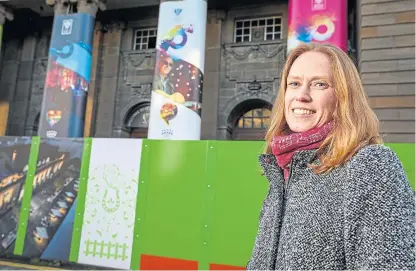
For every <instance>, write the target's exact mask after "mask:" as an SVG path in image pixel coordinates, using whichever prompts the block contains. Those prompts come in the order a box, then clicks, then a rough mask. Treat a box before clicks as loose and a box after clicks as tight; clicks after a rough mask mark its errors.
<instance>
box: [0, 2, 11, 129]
mask: <svg viewBox="0 0 416 271" xmlns="http://www.w3.org/2000/svg"><path fill="white" fill-rule="evenodd" d="M6 19H8V20H13V14H12V13H11V11H10V10H8V9H6V8H5V7H4V6H3V5H0V50H1V45H2V38H3V25H4V23H5V22H6ZM9 96H10V95H9V92H8V91H6V89H4V88H2V90H1V91H0V136H4V135H6V129H7V120H8V117H9V108H10V97H9Z"/></svg>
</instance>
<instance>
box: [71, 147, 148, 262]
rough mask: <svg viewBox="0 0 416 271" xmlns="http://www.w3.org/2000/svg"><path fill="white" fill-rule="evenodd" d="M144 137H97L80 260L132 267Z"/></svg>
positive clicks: (93, 152) (90, 174)
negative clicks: (141, 138)
mask: <svg viewBox="0 0 416 271" xmlns="http://www.w3.org/2000/svg"><path fill="white" fill-rule="evenodd" d="M141 148H142V140H140V139H121V140H120V139H117V140H115V139H93V141H92V148H91V158H90V167H89V175H88V176H89V177H88V184H87V194H86V201H85V212H84V221H83V225H82V233H81V243H80V250H79V256H78V261H79V262H80V263H84V264H90V265H96V264H97V263H98V262H99V263H100V264H99V265H100V266H106V267H112V268H122V269H128V268H130V260H131V258H130V257H131V250H132V245H133V244H132V242H133V230H134V219H135V208H136V199H137V191H138V185H139V182H138V176H139V171H140V158H141Z"/></svg>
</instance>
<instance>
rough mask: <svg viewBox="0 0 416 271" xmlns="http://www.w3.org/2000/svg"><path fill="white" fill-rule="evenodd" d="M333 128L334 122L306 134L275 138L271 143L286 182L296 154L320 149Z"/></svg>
mask: <svg viewBox="0 0 416 271" xmlns="http://www.w3.org/2000/svg"><path fill="white" fill-rule="evenodd" d="M333 128H334V124H333V122H329V123H327V124H325V125H323V126H320V127H316V128H313V129H311V130H309V131H306V132H301V133H292V134H289V135H282V136H275V137H273V140H272V142H271V148H272V153H273V155H274V156H275V157H276V161H277V164H278V165H279V167H281V168H282V169H283V173H284V174H283V175H284V178H285V180H286V181H287V180H288V178H289V173H290V169H289V165H290V161H291V160H292V158H293V155H294V154H295V152H297V151H301V150H312V149H318V148H319V146H320V145H321V143H322V141H323V140H324V139H325V138H326V137H327V136H328V134H329V133H330V132H331V131H332V129H333Z"/></svg>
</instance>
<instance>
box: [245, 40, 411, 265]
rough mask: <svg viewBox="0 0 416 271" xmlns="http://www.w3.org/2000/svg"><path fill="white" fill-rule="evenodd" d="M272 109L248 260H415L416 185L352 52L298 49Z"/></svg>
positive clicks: (284, 262) (371, 262) (313, 46)
mask: <svg viewBox="0 0 416 271" xmlns="http://www.w3.org/2000/svg"><path fill="white" fill-rule="evenodd" d="M272 115H273V118H272V120H271V125H270V128H269V131H268V132H267V135H266V142H267V147H266V154H264V155H261V156H260V164H261V166H262V168H263V172H264V174H265V176H266V177H267V179H268V180H269V183H270V184H269V191H268V194H267V197H266V199H265V200H264V202H263V207H262V210H261V213H260V223H259V231H258V235H257V238H256V241H255V245H254V250H253V254H252V257H251V259H250V261H249V263H248V265H247V269H258V270H271V269H292V270H305V269H320V270H336V269H412V270H414V269H415V251H414V245H415V209H414V195H413V192H412V190H411V187H410V185H409V182H408V179H407V177H406V174H405V172H404V170H403V167H402V164H401V163H400V161H399V159H398V158H397V156H396V155H395V154H394V153H393V152H392V151H391V150H390V149H389V148H387V147H385V146H383V145H381V143H382V140H381V138H380V135H379V131H378V121H377V117H376V115H375V114H374V113H373V111H372V110H371V108H370V106H369V104H368V101H367V98H366V95H365V93H364V89H363V86H362V84H361V82H360V77H359V74H358V72H357V70H356V68H355V66H354V64H353V62H352V61H351V60H350V58H349V57H348V55H347V54H345V53H344V52H342V51H341V50H339V49H338V48H336V47H335V46H331V45H319V44H305V45H301V46H299V47H297V48H296V49H294V50H293V51H292V52H291V53H290V55H289V56H288V59H287V63H286V65H285V67H284V69H283V73H282V77H281V85H280V91H279V93H278V97H277V99H276V102H275V105H274V108H273V113H272Z"/></svg>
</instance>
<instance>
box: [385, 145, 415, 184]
mask: <svg viewBox="0 0 416 271" xmlns="http://www.w3.org/2000/svg"><path fill="white" fill-rule="evenodd" d="M386 145H387V146H389V147H390V148H391V149H392V150H393V151H394V152H395V153H396V154H397V156H398V157H399V159H400V161H401V162H402V164H403V167H404V169H405V171H406V173H407V178H408V179H409V182H410V185H411V186H412V189H413V191H415V144H414V143H388V144H386Z"/></svg>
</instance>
